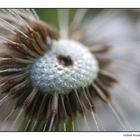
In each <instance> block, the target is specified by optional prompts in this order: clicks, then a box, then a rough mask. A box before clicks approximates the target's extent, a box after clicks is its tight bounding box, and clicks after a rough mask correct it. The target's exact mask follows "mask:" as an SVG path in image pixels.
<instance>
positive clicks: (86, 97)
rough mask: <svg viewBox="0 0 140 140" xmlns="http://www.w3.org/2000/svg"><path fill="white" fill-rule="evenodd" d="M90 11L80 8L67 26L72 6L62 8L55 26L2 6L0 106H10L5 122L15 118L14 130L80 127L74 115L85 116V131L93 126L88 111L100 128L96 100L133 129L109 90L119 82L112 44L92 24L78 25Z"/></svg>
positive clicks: (30, 13)
mask: <svg viewBox="0 0 140 140" xmlns="http://www.w3.org/2000/svg"><path fill="white" fill-rule="evenodd" d="M86 12H87V10H86V9H79V10H78V12H77V13H76V15H75V18H74V20H73V23H72V25H71V26H70V27H69V26H68V15H67V14H68V11H67V10H65V11H63V10H61V11H60V12H59V15H58V16H59V25H60V28H59V31H57V30H56V29H55V28H54V27H52V26H51V25H48V24H47V23H45V22H43V21H41V20H40V19H39V17H38V15H37V14H36V12H35V11H34V10H32V9H1V11H0V24H1V25H0V26H1V28H0V34H1V35H0V39H1V47H0V77H1V78H0V93H1V99H0V105H1V106H2V105H4V104H5V103H7V104H9V105H11V108H10V109H9V111H7V112H8V113H5V114H6V115H5V116H6V117H5V119H4V121H3V123H4V122H7V121H8V120H10V121H11V120H12V119H10V118H12V117H13V118H15V120H14V121H12V124H11V127H10V130H14V128H15V127H20V129H21V130H24V131H65V130H67V131H69V130H73V131H77V130H80V128H79V125H78V124H76V122H77V120H76V119H77V118H80V117H81V116H82V117H83V118H84V122H85V124H86V130H91V129H90V128H89V125H88V118H87V116H86V114H88V113H87V112H90V114H91V115H92V118H93V120H94V124H93V125H95V126H96V130H101V128H100V126H99V125H98V121H97V119H99V117H98V116H97V114H96V110H97V109H96V102H97V101H98V100H100V101H102V102H104V103H105V104H106V105H107V106H108V108H109V109H111V111H112V113H113V114H114V116H115V117H116V119H117V121H118V122H119V123H120V125H121V127H122V129H123V130H127V129H128V130H129V129H130V126H129V124H128V123H127V121H126V119H125V117H124V116H123V113H120V109H118V106H115V104H114V101H112V96H113V94H114V93H113V92H111V90H110V89H111V88H113V86H114V85H119V84H120V81H119V79H118V77H117V75H115V72H114V73H111V72H110V64H112V63H113V59H112V58H113V56H112V57H108V55H109V54H110V53H109V52H110V50H111V49H112V46H111V45H112V44H113V43H112V44H111V43H110V44H111V45H110V44H109V43H108V42H107V43H105V42H104V43H103V42H100V40H98V37H97V39H96V37H95V40H94V39H93V40H92V37H94V36H92V35H90V33H92V31H90V30H89V29H92V28H91V27H87V24H86V27H83V28H82V26H80V24H81V21H82V19H83V18H84V15H85V14H86ZM106 13H107V12H106ZM115 14H117V12H115ZM113 16H114V15H113ZM113 16H112V17H113ZM99 17H100V16H99ZM97 21H98V19H97ZM97 21H96V20H95V21H90V24H89V25H88V26H93V25H94V22H97ZM93 29H96V26H93ZM86 30H88V31H86ZM122 94H123V93H122ZM117 111H118V112H119V114H118V113H117ZM3 112H5V111H3ZM120 114H121V115H120ZM120 116H121V117H120ZM123 119H125V121H124V120H123ZM99 120H100V119H99ZM123 121H124V122H123ZM101 124H102V123H101ZM17 125H18V126H17ZM103 128H104V127H102V129H103Z"/></svg>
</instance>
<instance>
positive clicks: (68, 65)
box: [31, 39, 98, 94]
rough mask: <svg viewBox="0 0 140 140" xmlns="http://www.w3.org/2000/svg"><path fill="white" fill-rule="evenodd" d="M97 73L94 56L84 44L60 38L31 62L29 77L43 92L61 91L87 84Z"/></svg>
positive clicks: (67, 91)
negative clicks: (42, 54)
mask: <svg viewBox="0 0 140 140" xmlns="http://www.w3.org/2000/svg"><path fill="white" fill-rule="evenodd" d="M97 73H98V63H97V60H96V58H95V57H94V55H92V54H91V53H90V52H89V50H88V49H87V48H86V47H85V46H84V45H82V44H81V43H79V42H76V41H73V40H64V39H62V40H59V41H55V42H54V43H53V45H52V47H51V50H49V51H48V52H47V53H46V54H45V55H44V56H43V57H41V58H40V59H38V60H37V61H36V62H35V63H34V64H33V65H32V68H31V79H32V81H33V84H34V86H37V87H39V88H40V90H42V91H43V92H44V93H46V94H47V93H54V92H57V93H60V94H65V93H69V92H70V91H71V90H73V89H78V88H80V87H86V86H89V85H90V84H91V83H92V82H93V81H94V79H96V77H97Z"/></svg>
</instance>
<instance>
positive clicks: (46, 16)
mask: <svg viewBox="0 0 140 140" xmlns="http://www.w3.org/2000/svg"><path fill="white" fill-rule="evenodd" d="M35 10H36V12H37V13H38V15H39V16H40V18H41V19H42V20H43V21H45V22H47V23H49V24H51V25H53V26H55V27H58V20H57V19H58V17H57V11H58V9H56V8H51V9H50V8H45V9H44V8H43V9H35ZM76 10H77V9H69V22H71V21H72V19H73V17H74V15H75V12H76ZM101 10H102V9H89V10H88V12H87V14H86V18H91V17H92V18H93V17H94V16H95V15H96V14H97V13H99V12H100V11H101Z"/></svg>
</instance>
